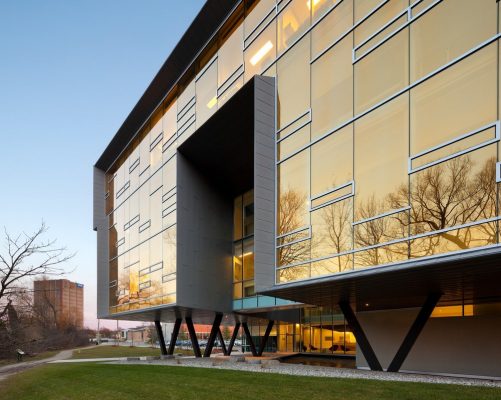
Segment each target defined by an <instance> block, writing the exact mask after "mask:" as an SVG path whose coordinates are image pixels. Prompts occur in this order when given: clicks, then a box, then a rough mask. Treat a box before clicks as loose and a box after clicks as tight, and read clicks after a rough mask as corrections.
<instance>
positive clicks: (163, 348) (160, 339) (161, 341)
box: [155, 321, 167, 356]
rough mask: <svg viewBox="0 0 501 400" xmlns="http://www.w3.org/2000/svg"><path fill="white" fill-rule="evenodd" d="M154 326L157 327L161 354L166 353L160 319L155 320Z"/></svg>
mask: <svg viewBox="0 0 501 400" xmlns="http://www.w3.org/2000/svg"><path fill="white" fill-rule="evenodd" d="M155 328H157V336H158V342H159V343H160V352H161V353H162V355H163V356H165V355H167V348H166V347H165V340H164V333H163V332H162V324H160V321H155Z"/></svg>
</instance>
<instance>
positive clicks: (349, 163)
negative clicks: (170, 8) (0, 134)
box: [94, 0, 501, 376]
mask: <svg viewBox="0 0 501 400" xmlns="http://www.w3.org/2000/svg"><path fill="white" fill-rule="evenodd" d="M500 12H501V11H500V6H499V4H498V2H497V1H496V0H259V1H258V0H256V1H251V0H240V1H238V0H225V1H216V0H209V1H207V3H206V4H205V5H204V6H203V8H202V10H201V11H200V13H199V14H198V15H197V16H196V17H195V19H194V21H193V23H192V24H191V25H190V27H189V28H188V30H187V32H186V33H185V34H184V35H183V37H182V38H181V40H180V41H179V43H178V45H177V46H176V47H175V49H174V50H173V52H172V53H171V55H169V57H168V58H167V60H166V61H165V63H164V65H163V66H162V68H161V69H160V71H159V72H158V73H157V75H156V76H155V77H154V79H153V81H152V82H151V84H150V85H149V86H148V88H147V89H146V91H145V93H144V94H143V96H142V97H141V98H140V99H139V101H138V103H137V104H136V106H135V107H134V108H133V110H132V111H131V112H130V114H129V116H128V117H127V119H126V120H125V121H124V123H123V125H122V126H121V127H120V129H119V130H118V132H117V133H116V135H115V136H114V138H113V139H112V141H111V142H110V144H109V145H108V146H107V148H106V149H105V150H104V152H103V154H102V155H101V157H100V158H99V160H98V161H97V163H96V164H95V166H94V189H95V190H94V192H95V193H94V229H95V230H96V231H97V242H98V243H97V248H98V260H97V263H98V314H99V316H100V317H101V318H117V319H130V320H145V321H156V322H160V321H162V322H175V329H174V333H173V339H174V340H172V341H171V343H172V344H174V343H175V336H176V335H177V332H178V331H179V325H180V324H181V322H182V321H186V324H187V326H188V330H189V331H190V334H191V336H192V341H193V345H194V350H195V354H196V355H201V352H200V349H199V346H198V343H197V340H196V336H195V332H194V328H193V322H195V323H210V324H213V329H212V333H211V336H210V338H209V343H208V345H207V346H206V348H205V355H210V352H211V347H212V343H213V342H214V339H215V338H216V336H217V335H220V326H221V325H227V326H229V325H231V326H233V327H234V328H236V329H235V332H239V328H240V327H242V332H243V333H244V335H245V338H246V345H247V347H248V349H249V351H252V352H253V353H254V354H255V355H259V354H261V353H262V351H263V350H264V351H283V352H311V353H315V354H320V355H322V354H323V355H333V354H334V355H340V356H350V355H351V356H355V357H356V365H357V367H359V368H371V369H375V370H381V369H382V370H389V371H399V370H400V371H418V372H429V373H448V374H459V375H477V376H478V375H480V376H501V365H500V364H499V363H498V360H499V359H500V357H501V344H500V342H499V340H498V337H499V333H500V332H501V256H500V254H501V247H500V239H501V235H500V228H501V227H500V222H499V221H500V219H501V212H500V208H501V196H500V184H499V183H500V182H501V166H500V165H501V164H500V160H501V149H500V143H499V141H500V134H501V133H500V123H499V119H500V101H499V91H500V49H499V47H500V43H499V40H500V38H501V36H500V33H499V32H500ZM232 339H233V340H234V339H235V335H233V338H232ZM233 340H232V342H231V343H230V348H228V349H226V351H227V352H231V347H232V344H233ZM163 351H164V352H165V353H169V352H170V353H172V351H173V346H170V347H169V349H163Z"/></svg>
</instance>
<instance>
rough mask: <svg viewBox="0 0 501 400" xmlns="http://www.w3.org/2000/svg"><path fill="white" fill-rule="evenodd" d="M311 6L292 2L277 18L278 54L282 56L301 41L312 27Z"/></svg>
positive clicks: (298, 1)
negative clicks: (300, 38)
mask: <svg viewBox="0 0 501 400" xmlns="http://www.w3.org/2000/svg"><path fill="white" fill-rule="evenodd" d="M310 8H311V4H310V3H309V2H308V1H304V0H292V1H291V2H290V3H289V4H288V5H287V6H286V7H285V8H284V9H283V10H282V11H281V12H280V14H278V17H277V40H278V53H279V54H281V53H282V52H283V51H284V50H285V49H287V48H288V47H290V46H291V45H292V44H293V43H294V42H295V41H296V40H298V39H299V37H300V36H301V34H303V33H304V32H305V31H306V29H308V27H309V25H310Z"/></svg>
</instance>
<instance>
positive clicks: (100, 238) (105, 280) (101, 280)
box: [92, 167, 110, 318]
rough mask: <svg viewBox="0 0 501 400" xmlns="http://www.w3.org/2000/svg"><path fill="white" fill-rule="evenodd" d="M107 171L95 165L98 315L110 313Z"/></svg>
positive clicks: (94, 216)
mask: <svg viewBox="0 0 501 400" xmlns="http://www.w3.org/2000/svg"><path fill="white" fill-rule="evenodd" d="M105 179H106V178H105V173H104V172H103V171H101V170H100V169H98V168H95V167H94V180H93V186H94V193H93V195H94V196H93V197H94V199H93V224H92V225H93V229H94V230H95V231H97V259H96V266H97V316H98V317H99V318H103V317H105V316H106V315H107V314H109V300H110V297H109V290H110V274H109V268H110V267H109V259H110V257H109V246H108V241H109V236H108V222H107V221H108V219H107V218H106V209H105V198H104V195H105Z"/></svg>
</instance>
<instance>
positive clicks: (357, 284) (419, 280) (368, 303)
mask: <svg viewBox="0 0 501 400" xmlns="http://www.w3.org/2000/svg"><path fill="white" fill-rule="evenodd" d="M500 281H501V247H499V246H495V247H491V248H488V249H486V248H483V249H478V250H469V251H465V252H458V253H449V254H444V255H437V256H433V257H430V258H427V259H419V260H411V261H408V262H403V263H395V264H389V265H384V266H380V267H372V268H367V269H360V270H355V271H350V272H346V273H340V274H336V275H329V276H325V277H320V278H317V279H309V280H304V281H300V282H291V283H287V284H282V285H275V286H274V287H273V288H272V289H270V290H266V291H262V292H261V293H262V294H266V295H269V296H276V297H280V298H284V299H287V300H293V301H298V302H302V303H305V304H311V305H320V306H329V307H337V305H338V304H339V303H340V302H346V301H349V302H351V303H352V304H355V305H356V309H357V311H371V310H383V309H398V308H409V307H420V306H422V304H423V301H424V299H425V298H426V297H427V295H428V294H429V293H442V298H441V302H440V304H458V303H459V304H460V302H461V301H465V302H479V303H480V302H489V301H492V300H493V299H499V298H501V285H500V284H499V282H500Z"/></svg>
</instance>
